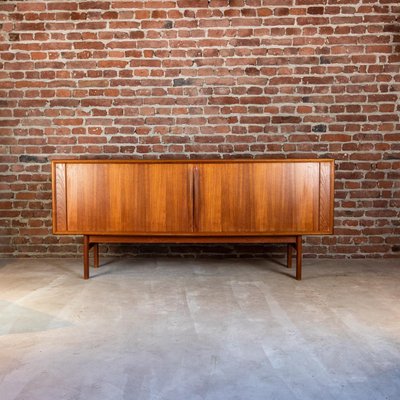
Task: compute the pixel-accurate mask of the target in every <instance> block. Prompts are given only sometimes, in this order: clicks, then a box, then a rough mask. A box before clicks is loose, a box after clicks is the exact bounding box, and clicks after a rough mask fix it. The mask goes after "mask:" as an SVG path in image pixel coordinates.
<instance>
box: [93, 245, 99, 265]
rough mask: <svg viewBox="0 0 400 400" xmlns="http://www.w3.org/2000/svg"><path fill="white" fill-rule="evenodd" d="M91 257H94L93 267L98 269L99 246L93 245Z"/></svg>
mask: <svg viewBox="0 0 400 400" xmlns="http://www.w3.org/2000/svg"><path fill="white" fill-rule="evenodd" d="M93 257H94V267H95V268H98V267H99V244H98V243H95V244H94V245H93Z"/></svg>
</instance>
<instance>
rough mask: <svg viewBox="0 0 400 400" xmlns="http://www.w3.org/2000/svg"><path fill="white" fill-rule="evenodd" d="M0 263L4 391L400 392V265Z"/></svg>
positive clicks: (121, 394)
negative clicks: (86, 272)
mask: <svg viewBox="0 0 400 400" xmlns="http://www.w3.org/2000/svg"><path fill="white" fill-rule="evenodd" d="M102 262H103V264H105V265H103V266H102V267H101V268H100V269H99V270H97V271H94V270H93V269H91V274H92V278H91V279H90V280H89V281H83V280H82V279H81V274H82V266H81V260H71V259H13V260H4V259H3V260H0V399H1V400H14V399H15V400H17V399H18V400H59V399H67V400H75V399H76V400H78V399H79V400H91V399H93V400H105V399H112V400H118V399H129V400H144V399H151V400H153V399H154V400H155V399H160V400H200V399H207V400H217V399H221V400H222V399H223V400H231V399H232V400H233V399H237V400H257V399H263V400H280V399H285V400H286V399H290V400H292V399H293V400H296V399H298V400H300V399H310V400H311V399H313V400H319V399H321V400H322V399H323V400H330V399H335V400H337V399H343V400H368V399H371V400H380V399H396V400H398V399H400V303H399V300H400V260H395V259H394V260H393V259H392V260H389V259H388V260H363V261H344V260H329V261H328V260H324V261H321V260H312V261H311V260H308V261H307V260H306V261H305V265H304V278H303V281H301V282H297V281H295V280H294V279H292V278H291V277H290V276H288V274H292V273H293V272H294V271H291V272H289V271H288V270H287V269H286V268H285V267H284V266H283V265H280V262H281V261H271V260H235V259H226V260H194V259H116V260H104V259H103V260H102Z"/></svg>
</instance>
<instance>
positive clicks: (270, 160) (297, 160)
mask: <svg viewBox="0 0 400 400" xmlns="http://www.w3.org/2000/svg"><path fill="white" fill-rule="evenodd" d="M334 161H335V160H334V159H332V158H293V159H292V158H256V159H250V158H244V159H237V158H232V159H198V160H197V159H191V160H187V159H185V160H173V159H165V160H160V159H146V160H143V159H134V160H129V159H83V160H80V159H76V158H63V159H53V160H51V162H52V163H53V164H54V163H71V164H130V163H145V164H146V163H147V164H153V163H160V164H169V163H171V164H178V163H184V164H204V163H221V164H226V163H265V162H268V163H304V162H316V163H318V162H334Z"/></svg>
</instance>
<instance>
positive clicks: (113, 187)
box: [52, 159, 334, 280]
mask: <svg viewBox="0 0 400 400" xmlns="http://www.w3.org/2000/svg"><path fill="white" fill-rule="evenodd" d="M333 184H334V161H333V160H327V159H319V160H314V159H312V160H299V159H294V160H286V159H285V160H201V161H200V160H182V161H175V160H171V161H169V160H168V161H167V160H165V161H164V160H163V161H161V160H140V161H138V160H132V161H131V160H128V161H127V160H53V161H52V185H53V233H54V234H57V235H65V234H67V235H84V246H83V251H84V279H88V278H89V251H90V249H91V248H93V249H94V266H95V267H98V266H99V246H98V245H99V243H113V242H114V243H284V244H287V266H288V267H289V268H290V267H291V264H292V250H293V249H295V250H296V279H297V280H300V279H301V269H302V235H316V234H318V235H322V234H331V233H333V201H334V199H333Z"/></svg>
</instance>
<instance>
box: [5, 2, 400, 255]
mask: <svg viewBox="0 0 400 400" xmlns="http://www.w3.org/2000/svg"><path fill="white" fill-rule="evenodd" d="M399 18H400V5H399V3H398V0H230V1H228V0H209V1H207V0H199V1H189V0H177V1H173V0H171V1H151V0H149V1H65V2H61V1H43V0H40V1H34V2H33V1H2V2H1V3H0V23H1V32H0V37H1V43H0V95H1V99H0V106H1V107H0V118H1V121H0V125H1V126H0V143H1V154H0V172H1V183H0V196H1V198H0V226H1V242H0V253H1V254H3V255H19V256H22V255H41V256H42V255H60V256H61V255H75V254H76V253H77V251H78V250H79V244H80V241H81V239H80V238H74V237H55V236H53V235H52V234H51V192H50V176H49V170H50V166H49V162H48V161H49V160H50V159H52V158H55V157H85V158H88V157H106V158H109V157H119V158H120V157H127V158H142V157H146V158H167V157H178V158H182V157H183V158H203V157H216V158H227V157H232V158H236V157H247V158H253V157H255V158H259V157H268V158H269V157H273V158H292V157H312V158H314V157H315V158H316V157H333V158H335V159H336V160H337V161H336V166H337V175H336V177H337V180H336V213H335V216H336V218H335V225H336V235H335V236H330V237H313V238H311V237H309V238H307V239H306V245H305V252H306V253H308V255H309V256H321V257H324V256H328V257H332V256H333V257H342V258H343V257H390V256H399V254H400V239H399V236H400V235H399V234H400V218H399V217H400V213H399V206H400V132H399V130H400V123H399V103H398V94H399V85H400V24H399ZM153 247H154V246H152V247H146V246H144V247H142V248H140V249H137V248H136V247H133V248H131V249H133V250H134V251H136V250H138V251H143V252H148V251H153V250H155V251H158V252H160V253H169V252H171V251H177V252H179V253H181V252H185V251H186V252H190V251H192V250H191V249H190V248H185V247H183V248H182V247H178V248H173V249H172V250H171V249H170V248H168V247H166V246H160V247H157V248H156V249H153ZM207 249H208V250H210V252H211V253H224V252H226V251H228V252H229V251H233V252H238V253H239V254H247V253H248V252H251V251H252V250H253V249H252V248H248V247H238V248H233V249H232V248H231V247H221V246H217V247H212V248H211V249H210V248H209V247H201V246H200V247H199V248H196V251H198V252H200V253H204V252H207ZM114 250H115V249H114ZM114 250H112V251H114Z"/></svg>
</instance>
